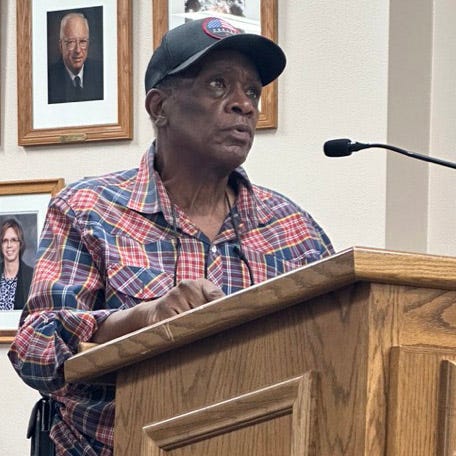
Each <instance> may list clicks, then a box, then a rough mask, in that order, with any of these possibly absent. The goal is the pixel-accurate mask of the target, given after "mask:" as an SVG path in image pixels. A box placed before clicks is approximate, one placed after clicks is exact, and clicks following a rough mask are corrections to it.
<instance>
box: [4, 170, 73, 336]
mask: <svg viewBox="0 0 456 456" xmlns="http://www.w3.org/2000/svg"><path fill="white" fill-rule="evenodd" d="M63 186H64V181H63V179H61V178H59V179H40V180H29V181H10V182H8V181H6V182H0V343H9V342H11V341H12V340H13V337H14V335H15V333H16V329H17V327H18V323H19V318H20V315H21V311H22V308H23V307H24V305H25V302H26V300H27V296H28V292H29V288H30V282H31V279H32V274H33V266H34V261H35V255H36V251H37V246H38V238H39V235H40V233H41V230H42V228H43V225H44V219H45V215H46V211H47V206H48V204H49V200H50V198H51V197H52V196H53V195H55V194H57V193H58V192H59V190H60V189H62V188H63Z"/></svg>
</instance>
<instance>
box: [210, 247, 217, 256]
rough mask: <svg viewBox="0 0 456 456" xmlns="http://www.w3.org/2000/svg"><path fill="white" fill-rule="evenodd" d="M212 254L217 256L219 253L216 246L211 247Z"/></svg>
mask: <svg viewBox="0 0 456 456" xmlns="http://www.w3.org/2000/svg"><path fill="white" fill-rule="evenodd" d="M211 252H212V253H213V254H214V255H215V254H216V253H217V247H216V246H215V245H213V246H212V247H211Z"/></svg>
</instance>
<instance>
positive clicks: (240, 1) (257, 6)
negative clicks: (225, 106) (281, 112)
mask: <svg viewBox="0 0 456 456" xmlns="http://www.w3.org/2000/svg"><path fill="white" fill-rule="evenodd" d="M152 1H153V37H154V48H156V47H158V46H159V44H160V42H161V39H162V36H163V34H164V33H165V32H166V31H167V30H170V29H172V28H174V27H177V26H178V25H180V24H183V23H184V22H185V21H188V20H194V19H201V18H204V17H207V16H217V17H220V18H222V19H225V20H227V21H228V22H230V23H231V24H232V25H234V26H235V27H237V28H239V29H241V30H243V31H245V32H247V33H257V34H261V35H263V36H265V37H267V38H269V39H271V40H272V41H277V3H278V2H277V0H152ZM257 128H277V81H274V82H273V83H271V84H269V85H267V86H266V87H265V88H264V89H263V92H262V94H261V102H260V116H259V119H258V123H257Z"/></svg>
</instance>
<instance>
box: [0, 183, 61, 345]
mask: <svg viewBox="0 0 456 456" xmlns="http://www.w3.org/2000/svg"><path fill="white" fill-rule="evenodd" d="M64 185H65V181H64V179H63V178H58V179H38V180H23V181H9V182H8V181H6V182H0V221H1V220H2V219H3V218H10V217H14V218H16V219H17V220H18V221H22V220H24V219H22V220H21V219H20V217H27V216H30V215H33V214H35V215H36V216H35V217H34V220H36V222H34V226H29V227H27V226H23V228H24V236H25V237H26V238H27V231H30V232H33V235H32V237H33V236H34V237H35V246H34V245H30V244H31V243H30V242H28V243H27V244H28V247H29V248H31V249H32V252H29V254H32V255H33V256H34V254H35V251H33V250H34V249H36V245H37V244H38V236H39V234H40V232H41V229H42V225H43V223H44V217H45V215H46V211H47V204H48V203H49V200H50V199H51V197H52V196H54V195H56V194H57V193H58V192H59V191H60V190H61V189H62V188H63V187H64ZM29 234H30V233H29ZM25 255H27V250H26V251H25V252H24V256H25ZM20 314H21V310H11V311H0V344H6V343H11V342H12V341H13V339H14V336H15V334H16V328H17V323H18V322H19V317H20Z"/></svg>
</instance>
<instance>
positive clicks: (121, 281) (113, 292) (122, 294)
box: [106, 263, 174, 307]
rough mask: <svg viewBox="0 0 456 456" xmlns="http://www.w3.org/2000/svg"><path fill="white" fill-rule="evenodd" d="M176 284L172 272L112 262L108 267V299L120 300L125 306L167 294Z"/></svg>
mask: <svg viewBox="0 0 456 456" xmlns="http://www.w3.org/2000/svg"><path fill="white" fill-rule="evenodd" d="M173 284H174V280H173V277H172V275H171V274H169V273H166V272H163V271H161V270H156V269H151V268H144V267H141V266H133V265H124V264H119V263H115V264H110V265H109V266H108V269H107V286H106V300H107V301H109V300H110V299H113V300H119V301H120V302H121V304H122V305H123V306H124V307H131V306H133V305H135V304H136V303H138V302H141V301H150V300H152V299H157V298H159V297H160V296H163V295H164V294H166V293H167V292H168V291H169V290H170V289H171V288H172V287H173Z"/></svg>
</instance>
